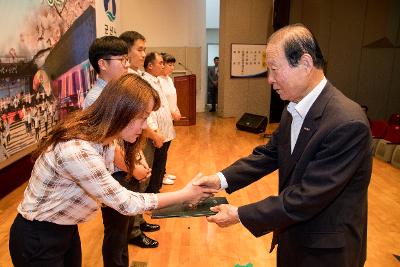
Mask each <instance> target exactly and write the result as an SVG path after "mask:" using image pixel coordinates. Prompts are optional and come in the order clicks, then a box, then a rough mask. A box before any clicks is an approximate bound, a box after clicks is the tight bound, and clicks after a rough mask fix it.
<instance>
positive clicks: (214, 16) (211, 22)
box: [206, 0, 219, 29]
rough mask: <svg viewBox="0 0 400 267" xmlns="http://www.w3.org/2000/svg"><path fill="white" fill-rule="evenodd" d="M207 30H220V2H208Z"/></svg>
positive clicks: (211, 0) (214, 0)
mask: <svg viewBox="0 0 400 267" xmlns="http://www.w3.org/2000/svg"><path fill="white" fill-rule="evenodd" d="M206 28H207V29H210V28H211V29H219V0H206Z"/></svg>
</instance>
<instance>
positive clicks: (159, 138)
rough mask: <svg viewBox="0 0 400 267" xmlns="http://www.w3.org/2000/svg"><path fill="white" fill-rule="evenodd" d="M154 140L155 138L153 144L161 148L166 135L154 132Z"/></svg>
mask: <svg viewBox="0 0 400 267" xmlns="http://www.w3.org/2000/svg"><path fill="white" fill-rule="evenodd" d="M152 140H153V145H154V146H155V147H157V148H161V147H162V146H163V144H164V136H163V135H162V134H159V133H157V132H155V133H154V136H153V138H152Z"/></svg>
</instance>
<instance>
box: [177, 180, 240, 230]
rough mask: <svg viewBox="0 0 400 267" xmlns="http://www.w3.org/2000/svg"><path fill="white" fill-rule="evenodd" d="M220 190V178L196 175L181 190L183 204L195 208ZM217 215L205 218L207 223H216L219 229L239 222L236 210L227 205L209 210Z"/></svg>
mask: <svg viewBox="0 0 400 267" xmlns="http://www.w3.org/2000/svg"><path fill="white" fill-rule="evenodd" d="M220 189H221V181H220V178H219V177H218V176H217V175H216V174H214V175H209V176H205V175H203V174H201V173H199V174H197V175H196V176H195V177H194V178H193V179H192V181H190V182H189V183H188V184H187V185H186V186H185V187H184V188H183V189H182V190H183V195H184V204H187V205H189V207H196V206H197V205H198V204H199V203H201V202H202V201H204V200H206V199H207V198H209V197H212V196H214V194H215V193H217V192H218V191H219V190H220ZM211 210H212V211H214V212H217V214H215V215H213V216H210V217H207V221H208V222H213V223H216V224H217V225H218V226H220V227H227V226H230V225H232V224H236V223H238V222H240V220H239V215H238V208H237V207H235V206H232V205H229V204H222V205H219V206H215V207H212V208H211Z"/></svg>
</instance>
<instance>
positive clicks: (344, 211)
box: [195, 24, 372, 267]
mask: <svg viewBox="0 0 400 267" xmlns="http://www.w3.org/2000/svg"><path fill="white" fill-rule="evenodd" d="M266 53H267V65H268V82H269V83H270V84H271V85H272V86H273V89H274V90H276V91H277V93H278V94H279V95H280V97H281V99H283V100H288V101H290V103H289V104H288V106H287V109H286V110H284V112H283V114H282V118H281V122H280V125H279V127H278V129H277V130H276V131H275V132H274V133H273V135H272V137H271V139H270V141H269V142H268V143H267V144H266V145H262V146H259V147H256V148H255V149H254V151H253V153H252V154H250V155H249V156H247V157H245V158H242V159H240V160H238V161H236V162H235V163H233V164H232V165H231V166H229V167H227V168H226V169H224V170H223V171H221V172H219V173H217V174H215V175H210V176H203V177H201V178H200V179H199V180H197V181H196V182H195V184H198V185H203V186H208V187H214V188H218V189H219V188H221V189H226V191H227V192H228V193H232V192H234V191H236V190H238V189H240V188H243V187H245V186H247V185H249V184H251V183H253V182H255V181H257V180H259V179H260V178H262V177H263V176H265V175H266V174H269V173H271V172H272V171H274V170H276V169H279V194H278V195H277V196H268V197H266V198H265V199H263V200H261V201H259V202H256V203H251V204H248V205H244V206H241V207H235V206H232V205H220V206H217V207H214V208H212V209H213V211H216V212H217V214H216V215H214V216H211V217H208V221H209V222H214V223H216V224H218V225H219V226H221V227H226V226H230V225H232V224H235V223H239V222H240V223H242V224H243V226H244V227H246V228H247V229H248V230H249V231H250V232H251V233H252V234H253V235H255V236H256V237H259V236H262V235H265V234H267V233H269V232H273V234H274V235H273V242H272V246H271V251H272V250H273V248H274V247H275V245H276V244H277V245H278V252H277V265H278V266H284V267H289V266H296V267H299V266H304V267H314V266H315V267H320V266H323V267H329V266H332V267H339V266H340V267H344V266H346V267H357V266H363V265H364V262H365V260H366V242H367V239H366V236H367V190H368V185H369V182H370V177H371V163H372V156H371V134H370V130H369V126H368V120H367V118H366V116H365V113H364V112H363V111H362V109H361V108H360V105H358V104H356V103H355V102H353V101H351V100H350V99H348V98H347V97H346V96H344V95H343V94H342V93H341V92H340V91H339V90H338V89H336V88H335V87H334V86H333V85H332V84H331V83H330V82H329V81H327V80H326V78H325V76H324V72H323V67H324V64H325V62H324V59H323V56H322V53H321V50H320V48H319V46H318V43H317V41H316V40H315V38H314V36H313V35H312V33H311V32H310V31H309V30H308V29H307V28H306V27H305V26H303V25H301V24H295V25H290V26H287V27H285V28H282V29H280V30H279V31H277V32H275V33H274V34H273V35H272V36H271V37H270V39H269V42H268V45H267V49H266Z"/></svg>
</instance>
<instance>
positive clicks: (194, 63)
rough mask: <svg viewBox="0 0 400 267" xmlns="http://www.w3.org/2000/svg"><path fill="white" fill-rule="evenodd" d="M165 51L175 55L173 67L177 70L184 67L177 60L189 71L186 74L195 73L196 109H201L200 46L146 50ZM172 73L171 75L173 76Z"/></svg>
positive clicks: (201, 75)
mask: <svg viewBox="0 0 400 267" xmlns="http://www.w3.org/2000/svg"><path fill="white" fill-rule="evenodd" d="M152 51H156V52H166V53H170V54H172V55H174V56H175V58H176V64H175V69H176V70H177V71H183V70H184V68H183V67H182V66H181V65H179V64H178V62H180V63H182V64H183V65H185V66H186V67H187V69H188V70H189V71H187V74H190V72H192V73H193V74H196V111H197V112H201V111H203V106H204V100H203V93H204V92H203V91H202V90H201V86H200V85H201V81H202V79H203V78H204V76H205V73H204V74H203V72H202V71H201V70H202V67H201V62H202V59H201V48H200V47H148V48H147V52H152ZM182 74H184V73H179V74H174V75H182ZM174 75H173V76H174Z"/></svg>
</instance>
